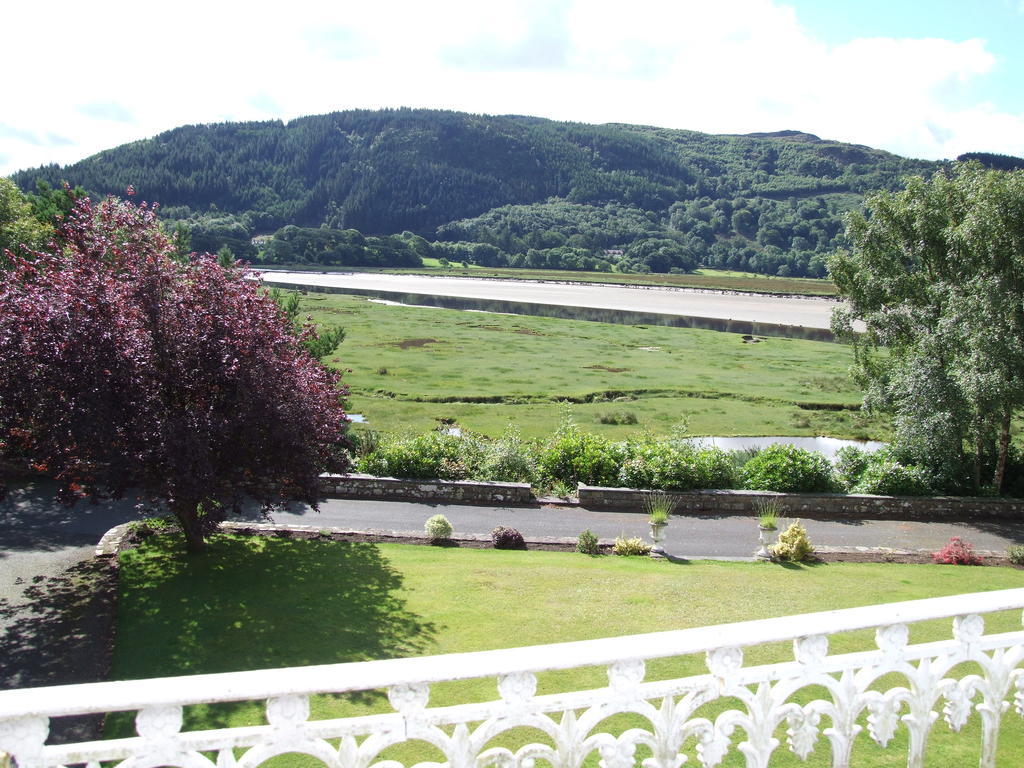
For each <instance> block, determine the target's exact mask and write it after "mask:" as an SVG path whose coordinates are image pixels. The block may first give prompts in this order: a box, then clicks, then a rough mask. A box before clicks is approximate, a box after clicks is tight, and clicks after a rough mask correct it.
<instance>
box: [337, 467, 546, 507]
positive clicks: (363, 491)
mask: <svg viewBox="0 0 1024 768" xmlns="http://www.w3.org/2000/svg"><path fill="white" fill-rule="evenodd" d="M320 489H321V491H322V492H323V494H324V495H325V496H333V497H335V498H343V499H384V500H387V501H449V502H455V503H457V504H536V503H537V499H536V498H535V497H534V495H533V491H532V490H531V489H530V484H529V483H484V482H478V481H473V480H402V479H400V478H396V477H374V476H373V475H360V474H351V475H321V476H320Z"/></svg>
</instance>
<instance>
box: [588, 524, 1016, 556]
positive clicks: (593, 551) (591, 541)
mask: <svg viewBox="0 0 1024 768" xmlns="http://www.w3.org/2000/svg"><path fill="white" fill-rule="evenodd" d="M1021 549H1024V547H1022V548H1021ZM576 551H577V552H582V553H583V554H584V555H599V554H601V547H600V546H599V545H598V541H597V534H595V533H594V532H593V531H592V530H590V529H589V528H588V529H587V530H585V531H583V532H582V533H581V534H580V535H579V538H578V539H576Z"/></svg>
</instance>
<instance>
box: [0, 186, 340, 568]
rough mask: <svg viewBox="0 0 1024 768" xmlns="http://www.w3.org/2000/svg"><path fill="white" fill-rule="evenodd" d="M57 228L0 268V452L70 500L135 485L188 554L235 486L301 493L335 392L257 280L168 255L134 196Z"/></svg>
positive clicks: (82, 207) (332, 449) (334, 448)
mask: <svg viewBox="0 0 1024 768" xmlns="http://www.w3.org/2000/svg"><path fill="white" fill-rule="evenodd" d="M60 235H61V239H62V241H63V242H64V243H65V245H64V247H63V248H61V249H59V250H55V251H53V252H40V253H38V254H36V255H35V259H34V261H29V260H28V259H22V258H17V259H15V260H14V264H13V265H12V268H11V269H9V270H7V271H6V272H5V273H4V274H2V275H0V459H7V460H14V461H23V462H28V463H30V464H31V465H33V466H34V467H35V468H36V469H38V470H40V471H43V472H45V473H47V474H48V475H50V476H51V477H53V478H55V479H56V480H57V481H58V483H59V484H60V489H61V491H60V493H61V495H62V496H63V497H64V498H65V499H66V500H68V501H70V502H73V501H74V500H75V499H77V498H79V497H83V496H90V495H93V496H95V495H99V494H104V493H113V494H115V495H116V494H119V493H121V492H122V491H124V490H125V489H127V488H136V489H139V490H140V491H142V492H143V493H145V494H147V495H148V496H149V497H150V498H151V499H153V500H154V501H160V502H163V503H165V504H166V506H167V507H168V508H169V509H170V511H171V512H172V513H173V514H174V515H175V516H176V517H177V519H178V520H179V522H180V524H181V527H182V529H183V532H184V535H185V540H186V544H187V547H188V549H190V550H193V551H200V550H202V549H203V547H204V534H205V533H206V532H207V531H208V530H209V529H210V527H211V525H212V524H214V523H216V522H217V521H218V520H219V519H220V517H221V516H222V514H223V509H224V507H225V505H229V504H232V503H236V502H237V501H238V500H239V499H240V498H241V497H242V496H243V495H247V496H249V497H252V498H255V499H256V500H258V501H261V502H263V503H264V504H266V505H273V504H275V503H278V502H279V501H280V500H281V499H282V498H295V499H301V500H303V501H306V502H309V503H310V504H313V505H315V504H316V501H317V496H318V481H317V478H318V475H319V474H320V473H321V472H323V471H341V470H343V469H344V468H345V466H346V461H345V458H344V452H343V450H342V449H343V448H344V446H345V434H346V426H347V420H346V418H345V413H344V407H343V397H344V395H345V391H344V389H343V388H341V387H340V381H339V379H338V376H337V374H335V373H332V372H329V371H328V370H326V369H325V368H323V367H322V366H321V365H320V364H319V363H318V362H317V361H315V360H314V359H313V358H312V357H311V356H310V355H309V354H308V353H307V352H306V351H305V350H304V349H303V347H302V344H301V341H302V338H301V336H300V335H299V334H297V333H296V332H295V331H294V330H293V328H292V326H291V324H290V323H289V322H288V320H287V319H286V318H285V316H284V314H283V313H282V312H281V310H280V309H279V308H278V306H277V304H276V303H275V302H274V300H273V299H272V298H271V297H270V296H268V295H267V294H266V293H265V292H264V291H263V290H262V288H261V287H260V285H259V282H258V281H257V280H255V279H252V278H253V276H252V275H251V274H249V273H247V272H246V271H245V270H243V269H240V268H231V269H223V268H222V267H221V266H219V265H218V264H217V262H216V259H215V258H213V257H211V256H199V257H194V258H193V259H191V260H190V261H187V262H183V261H181V260H178V259H175V258H174V257H173V248H172V245H171V243H170V242H169V241H168V238H167V237H166V235H165V234H164V233H163V232H162V230H161V229H160V226H159V224H158V222H157V220H156V216H155V213H154V211H153V210H152V209H150V208H148V207H147V206H146V205H145V204H143V205H141V206H135V205H133V204H131V203H127V202H122V201H120V200H117V199H113V198H109V199H107V200H105V201H104V202H102V203H100V204H98V205H93V204H92V203H91V202H90V201H89V200H88V199H87V198H86V199H83V200H80V201H78V203H77V204H76V206H75V208H74V210H73V211H72V213H71V215H70V216H69V217H68V219H67V220H66V221H65V223H64V225H63V226H62V228H61V233H60ZM311 332H312V331H311V330H309V329H307V330H306V331H305V333H306V334H309V333H311Z"/></svg>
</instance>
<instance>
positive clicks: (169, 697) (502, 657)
mask: <svg viewBox="0 0 1024 768" xmlns="http://www.w3.org/2000/svg"><path fill="white" fill-rule="evenodd" d="M1021 608H1024V588H1020V589H1006V590H999V591H993V592H976V593H970V594H962V595H952V596H948V597H934V598H928V599H925V600H911V601H907V602H901V603H886V604H883V605H872V606H864V607H861V608H845V609H840V610H833V611H820V612H817V613H806V614H800V615H796V616H783V617H778V618H771V619H757V620H754V621H743V622H736V623H733V624H718V625H714V626H709V627H693V628H690V629H679V630H670V631H667V632H654V633H649V634H643V635H627V636H623V637H609V638H603V639H599V640H584V641H575V642H568V643H556V644H552V645H537V646H527V647H521V648H507V649H501V650H493V651H477V652H472V653H456V654H448V655H443V656H420V657H412V658H403V659H386V660H380V661H363V662H351V663H345V664H328V665H317V666H307V667H288V668H283V669H265V670H251V671H246V672H227V673H219V674H209V675H190V676H182V677H166V678H154V679H147V680H126V681H117V682H106V683H87V684H82V685H67V686H56V687H46V688H23V689H16V690H9V691H0V719H5V718H11V717H22V716H50V717H54V716H61V715H72V714H81V713H86V712H97V711H104V712H115V711H120V710H135V709H142V708H145V707H153V706H165V705H178V704H189V703H198V702H211V703H212V702H224V701H242V700H252V699H266V698H269V697H272V696H282V695H288V694H314V693H328V692H330V693H344V692H347V691H361V690H372V689H376V688H387V687H389V686H392V685H399V684H408V683H435V682H444V681H449V680H464V679H469V678H475V677H491V676H496V675H505V674H510V673H515V672H544V671H548V670H557V669H568V668H572V667H586V666H601V665H607V664H612V663H614V662H617V661H622V660H627V659H656V658H662V657H667V656H682V655H687V654H693V653H701V652H705V651H709V650H713V649H715V648H721V647H725V646H737V647H740V646H751V645H760V644H763V643H772V642H779V641H786V640H793V639H796V638H799V637H807V636H810V635H830V634H835V633H837V632H848V631H853V630H858V629H868V628H874V627H880V626H888V625H892V624H910V623H914V622H919V621H926V620H929V619H941V618H948V617H953V616H963V615H967V614H983V613H992V612H995V611H1003V610H1012V609H1021Z"/></svg>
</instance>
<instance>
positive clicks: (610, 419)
mask: <svg viewBox="0 0 1024 768" xmlns="http://www.w3.org/2000/svg"><path fill="white" fill-rule="evenodd" d="M597 422H598V424H636V422H637V418H636V414H635V413H633V412H632V411H606V412H604V413H599V414H597Z"/></svg>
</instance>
